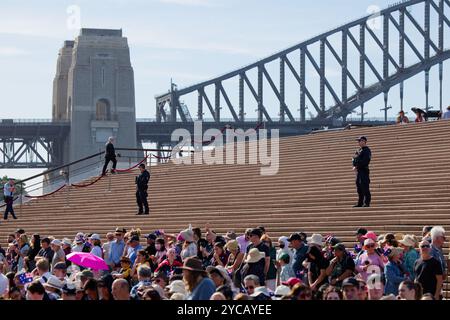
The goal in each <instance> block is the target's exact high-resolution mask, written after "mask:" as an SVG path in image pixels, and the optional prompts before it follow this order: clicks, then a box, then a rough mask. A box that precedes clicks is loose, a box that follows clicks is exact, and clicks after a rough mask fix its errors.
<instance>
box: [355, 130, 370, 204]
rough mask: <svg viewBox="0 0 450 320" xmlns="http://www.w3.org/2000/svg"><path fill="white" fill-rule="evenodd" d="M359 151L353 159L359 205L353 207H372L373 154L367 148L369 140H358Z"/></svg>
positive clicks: (363, 138) (360, 138) (362, 137)
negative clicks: (371, 175)
mask: <svg viewBox="0 0 450 320" xmlns="http://www.w3.org/2000/svg"><path fill="white" fill-rule="evenodd" d="M356 141H358V144H359V147H360V148H359V150H358V151H356V153H355V156H354V157H353V161H352V164H353V171H356V190H357V192H358V203H357V204H356V205H355V206H353V207H370V201H371V200H372V196H371V194H370V186H369V185H370V177H369V164H370V160H371V158H372V152H371V151H370V148H369V147H368V146H367V138H366V137H364V136H361V137H359V138H358V139H356Z"/></svg>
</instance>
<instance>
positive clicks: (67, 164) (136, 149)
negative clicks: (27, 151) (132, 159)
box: [20, 148, 194, 183]
mask: <svg viewBox="0 0 450 320" xmlns="http://www.w3.org/2000/svg"><path fill="white" fill-rule="evenodd" d="M115 149H116V150H118V151H120V150H123V151H147V152H170V151H172V150H170V149H142V148H115ZM183 152H184V151H183ZM187 152H194V151H187ZM102 154H104V151H101V152H97V153H95V154H93V155H90V156H87V157H84V158H82V159H79V160H75V161H72V162H69V163H66V164H63V165H61V166H58V167H56V168H53V169H49V170H46V171H44V172H41V173H39V174H36V175H34V176H31V177H29V178H26V179H23V180H20V183H24V182H26V181H30V180H32V179H36V178H38V177H40V176H44V175H46V174H49V173H51V172H55V171H58V170H61V169H64V168H66V167H68V166H72V165H74V164H77V163H80V162H83V161H86V160H89V159H92V158H95V157H97V156H99V155H102Z"/></svg>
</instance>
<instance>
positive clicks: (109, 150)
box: [102, 137, 117, 176]
mask: <svg viewBox="0 0 450 320" xmlns="http://www.w3.org/2000/svg"><path fill="white" fill-rule="evenodd" d="M113 142H114V137H109V138H108V142H107V143H106V151H105V164H104V166H103V170H102V176H104V175H106V168H107V167H108V164H109V162H110V161H112V163H113V166H112V169H111V173H116V165H117V160H116V150H115V149H114V145H113Z"/></svg>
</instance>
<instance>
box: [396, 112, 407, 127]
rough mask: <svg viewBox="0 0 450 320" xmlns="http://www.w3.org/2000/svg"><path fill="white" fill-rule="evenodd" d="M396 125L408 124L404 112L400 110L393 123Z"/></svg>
mask: <svg viewBox="0 0 450 320" xmlns="http://www.w3.org/2000/svg"><path fill="white" fill-rule="evenodd" d="M395 122H396V123H397V124H406V123H409V119H408V117H407V116H405V112H404V111H403V110H400V112H399V113H398V117H397V119H396V121H395Z"/></svg>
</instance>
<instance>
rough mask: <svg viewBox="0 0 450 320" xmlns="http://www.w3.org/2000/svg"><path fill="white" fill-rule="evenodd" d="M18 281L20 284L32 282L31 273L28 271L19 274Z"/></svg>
mask: <svg viewBox="0 0 450 320" xmlns="http://www.w3.org/2000/svg"><path fill="white" fill-rule="evenodd" d="M19 281H20V283H21V284H25V283H30V282H33V275H32V274H31V273H29V272H27V273H22V274H21V275H19Z"/></svg>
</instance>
